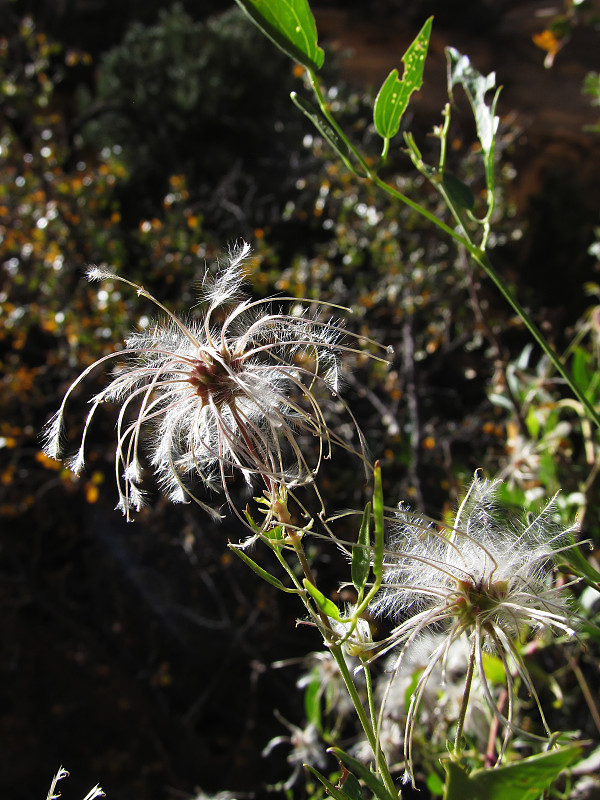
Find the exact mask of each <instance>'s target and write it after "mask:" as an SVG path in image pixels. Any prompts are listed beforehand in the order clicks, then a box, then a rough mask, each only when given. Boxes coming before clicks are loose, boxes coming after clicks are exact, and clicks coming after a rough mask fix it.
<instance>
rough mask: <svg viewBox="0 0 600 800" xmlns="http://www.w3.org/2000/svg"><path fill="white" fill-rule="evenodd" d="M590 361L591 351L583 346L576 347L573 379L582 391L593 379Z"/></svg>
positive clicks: (572, 369)
mask: <svg viewBox="0 0 600 800" xmlns="http://www.w3.org/2000/svg"><path fill="white" fill-rule="evenodd" d="M589 363H590V356H589V353H587V352H586V351H585V350H584V349H583V348H582V347H576V348H575V351H574V352H573V366H572V368H571V371H572V373H573V379H574V380H575V383H576V384H577V385H578V386H579V388H580V389H581V391H582V392H584V391H585V390H586V389H587V388H588V386H589V385H590V382H591V380H592V374H591V373H590V369H589Z"/></svg>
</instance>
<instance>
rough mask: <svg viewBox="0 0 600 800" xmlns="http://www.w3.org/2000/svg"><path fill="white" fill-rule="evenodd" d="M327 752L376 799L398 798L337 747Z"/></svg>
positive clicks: (389, 799) (366, 768)
mask: <svg viewBox="0 0 600 800" xmlns="http://www.w3.org/2000/svg"><path fill="white" fill-rule="evenodd" d="M327 752H328V753H333V755H334V756H335V757H336V758H338V759H339V760H340V761H341V763H342V764H343V765H344V766H345V767H346V769H348V770H350V772H352V773H354V774H355V775H357V776H358V777H359V778H360V779H361V780H362V781H364V782H365V784H366V785H367V786H368V788H369V789H370V790H371V791H372V792H373V794H374V795H375V797H376V798H378V800H398V797H397V796H396V797H394V796H393V795H391V794H390V793H389V792H388V790H387V789H386V787H385V786H384V785H383V783H382V782H381V781H380V780H379V778H378V777H377V776H376V775H374V774H373V773H372V772H371V770H370V769H369V768H368V767H365V765H364V764H362V763H361V762H360V761H358V760H357V759H356V758H353V757H352V756H350V755H348V753H345V752H344V751H343V750H340V748H339V747H330V748H329V750H328V751H327ZM461 800H465V798H464V797H463V798H461Z"/></svg>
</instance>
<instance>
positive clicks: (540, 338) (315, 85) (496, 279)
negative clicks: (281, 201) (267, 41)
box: [307, 69, 600, 428]
mask: <svg viewBox="0 0 600 800" xmlns="http://www.w3.org/2000/svg"><path fill="white" fill-rule="evenodd" d="M307 73H308V77H309V80H310V83H311V87H312V89H313V91H314V93H315V96H316V98H317V101H318V103H319V107H320V109H321V111H322V113H323V115H324V117H325V118H326V119H327V121H328V122H329V124H330V125H331V126H332V127H333V129H334V130H335V131H336V132H337V134H338V136H339V137H340V138H341V139H342V141H343V142H344V143H345V144H346V146H347V147H348V150H349V152H351V153H352V155H353V156H354V158H355V159H356V160H357V162H358V163H359V164H360V166H361V168H362V170H363V173H364V174H362V175H361V174H360V173H359V172H357V171H356V170H354V173H355V174H356V175H357V176H358V177H359V178H363V179H365V180H368V181H371V182H372V183H373V184H374V185H375V186H377V187H379V188H380V189H382V190H383V191H384V192H385V193H386V194H388V195H390V196H391V197H394V198H396V199H397V200H400V201H401V202H402V203H404V204H405V205H407V206H408V207H409V208H412V209H413V211H416V212H417V213H418V214H420V215H421V216H422V217H425V219H427V220H429V222H431V223H432V224H433V225H435V226H436V227H437V228H439V229H440V230H442V231H443V232H444V233H446V234H447V235H448V236H450V237H451V238H452V239H454V240H455V241H456V242H457V243H458V244H461V245H463V246H464V247H465V248H466V249H467V250H468V252H469V253H470V255H471V257H472V258H473V259H474V260H475V261H476V262H477V263H478V264H479V266H480V267H481V268H482V269H483V271H484V272H485V274H486V275H487V276H488V278H490V280H491V281H492V283H493V284H494V285H495V286H496V288H497V289H498V290H499V292H500V294H501V295H502V297H504V299H505V300H506V301H507V303H508V304H509V306H510V307H511V308H512V309H513V311H514V312H515V313H516V314H517V316H518V317H519V318H520V319H521V321H522V322H523V324H524V325H525V327H526V328H527V330H528V331H529V333H530V334H531V336H532V337H533V339H534V341H535V342H536V343H537V345H538V346H539V347H540V348H541V350H542V352H543V353H545V355H546V356H547V357H548V358H549V359H550V362H551V363H552V365H553V367H554V368H555V369H556V371H557V372H558V374H559V375H560V376H561V378H563V380H564V381H565V383H566V384H567V386H568V387H569V389H570V390H571V392H572V393H573V395H574V396H575V397H576V398H577V400H579V402H580V403H581V404H582V405H583V406H584V408H585V409H586V411H587V413H588V415H589V417H590V419H591V420H593V422H594V424H595V425H596V426H597V427H598V428H600V415H598V413H597V412H596V409H595V408H594V406H593V405H592V403H591V402H590V401H589V400H588V399H587V397H586V396H585V395H584V393H583V392H582V391H581V390H580V389H579V387H578V386H577V384H576V383H575V381H574V380H573V378H572V377H571V375H569V373H568V372H567V370H566V368H565V367H564V366H563V364H562V362H561V361H560V358H559V357H558V355H557V354H556V352H555V351H554V350H553V348H552V347H551V346H550V344H549V342H548V341H547V339H546V337H545V336H544V335H543V334H542V332H541V331H540V330H539V328H538V327H537V325H536V324H535V323H534V321H533V320H532V319H531V317H530V316H529V314H528V313H527V312H526V311H525V309H524V308H523V306H522V305H521V304H520V303H519V301H518V300H517V299H516V298H515V297H513V295H512V294H511V293H510V291H509V289H508V288H507V286H506V285H505V283H504V281H503V280H502V278H501V277H500V276H499V275H498V273H497V272H496V270H495V269H494V267H493V266H492V263H491V261H490V260H489V258H488V256H487V254H486V253H485V251H484V250H483V249H482V248H481V247H478V246H477V245H476V244H475V243H474V242H473V240H472V239H471V237H470V235H469V233H468V231H467V230H466V228H465V225H464V222H463V219H462V216H461V214H460V212H459V210H458V209H457V207H456V206H455V205H454V203H453V202H452V200H451V198H450V197H448V195H447V193H446V192H445V191H444V189H443V187H442V186H441V184H440V183H439V182H438V181H435V180H434V181H431V176H430V175H428V174H427V173H426V172H425V171H424V169H421V168H420V165H419V164H418V163H415V162H414V159H413V163H415V166H416V167H417V169H419V171H420V172H421V173H422V174H423V175H425V177H426V178H427V179H428V180H430V181H431V182H432V183H433V185H434V186H435V188H436V189H437V190H438V191H439V192H440V193H441V194H442V196H443V197H444V200H445V201H446V203H447V204H448V208H449V209H450V212H451V213H452V216H453V217H454V219H455V220H456V222H457V223H458V225H459V227H460V228H461V230H462V231H463V235H461V234H460V233H459V232H458V231H457V230H455V229H454V228H451V227H450V226H449V225H446V223H445V222H443V221H442V220H441V219H439V218H438V217H436V215H435V214H433V213H432V212H431V211H429V210H428V209H427V208H425V207H424V206H422V205H420V204H419V203H416V202H415V201H414V200H411V199H410V198H409V197H407V196H406V195H405V194H403V193H402V192H400V191H398V190H397V189H396V188H395V187H394V186H391V185H390V184H389V183H386V182H385V181H384V180H382V179H381V178H380V177H379V175H378V174H377V173H376V172H375V171H374V170H372V169H371V168H370V167H369V165H368V164H367V162H366V161H365V159H364V158H363V156H362V155H361V153H360V152H359V151H358V150H357V149H356V147H355V146H354V145H353V144H352V142H351V141H350V139H349V138H348V137H347V136H346V134H345V133H344V131H343V130H342V129H341V128H340V126H339V125H338V123H337V122H336V121H335V119H334V117H333V116H332V114H331V112H330V111H329V109H328V107H327V101H326V100H325V96H324V95H323V92H322V90H321V87H320V85H319V82H318V80H317V77H316V75H315V74H314V72H313V71H312V70H310V69H307ZM448 122H449V115H448V114H447V115H446V120H445V124H446V125H447V124H448ZM384 151H385V147H384ZM386 154H387V153H386ZM442 158H445V153H443V154H442ZM350 166H352V165H350ZM422 166H423V167H424V166H425V165H424V164H423V165H422ZM486 178H487V183H488V193H489V192H490V191H491V189H490V180H491V179H490V176H489V175H486ZM492 209H493V198H492V202H491V203H490V200H489V199H488V213H487V215H486V219H485V221H484V239H483V241H484V243H485V241H486V240H487V237H488V235H489V218H490V216H491V211H492Z"/></svg>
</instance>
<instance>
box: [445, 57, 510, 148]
mask: <svg viewBox="0 0 600 800" xmlns="http://www.w3.org/2000/svg"><path fill="white" fill-rule="evenodd" d="M446 58H447V60H448V93H449V94H450V96H451V97H452V90H453V88H454V87H455V86H456V85H457V84H460V85H461V86H462V87H463V89H464V90H465V93H466V95H467V97H468V99H469V103H470V104H471V108H472V109H473V115H474V117H475V124H476V126H477V138H478V139H479V141H480V143H481V147H482V148H483V152H484V153H485V154H486V156H487V155H489V154H490V153H491V152H493V146H494V137H495V135H496V131H497V130H498V123H499V117H497V116H495V113H494V112H495V110H496V102H497V100H498V91H496V94H495V95H494V99H493V100H492V102H491V104H490V105H489V106H488V105H487V104H486V102H485V95H486V94H487V92H489V91H490V90H491V89H494V88H495V86H496V74H495V73H494V72H490V74H489V75H482V74H481V73H480V72H478V71H477V70H476V69H475V67H474V66H473V65H472V64H471V62H470V61H469V58H468V56H463V55H461V53H459V52H458V50H455V49H454V47H447V48H446Z"/></svg>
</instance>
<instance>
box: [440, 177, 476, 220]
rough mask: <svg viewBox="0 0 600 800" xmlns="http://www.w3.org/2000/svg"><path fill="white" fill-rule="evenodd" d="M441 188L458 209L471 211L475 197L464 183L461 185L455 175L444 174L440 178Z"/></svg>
mask: <svg viewBox="0 0 600 800" xmlns="http://www.w3.org/2000/svg"><path fill="white" fill-rule="evenodd" d="M442 186H443V187H444V189H445V190H446V193H447V195H448V197H449V198H450V199H451V200H452V202H453V203H454V204H455V205H457V206H459V207H460V208H466V209H467V211H471V210H472V209H473V206H474V205H475V195H474V194H473V192H472V191H471V190H470V189H469V187H468V186H467V184H466V183H463V182H462V181H461V180H459V178H457V177H456V176H455V175H452V173H450V172H444V176H443V178H442Z"/></svg>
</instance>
